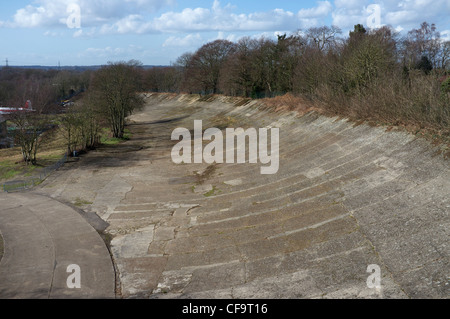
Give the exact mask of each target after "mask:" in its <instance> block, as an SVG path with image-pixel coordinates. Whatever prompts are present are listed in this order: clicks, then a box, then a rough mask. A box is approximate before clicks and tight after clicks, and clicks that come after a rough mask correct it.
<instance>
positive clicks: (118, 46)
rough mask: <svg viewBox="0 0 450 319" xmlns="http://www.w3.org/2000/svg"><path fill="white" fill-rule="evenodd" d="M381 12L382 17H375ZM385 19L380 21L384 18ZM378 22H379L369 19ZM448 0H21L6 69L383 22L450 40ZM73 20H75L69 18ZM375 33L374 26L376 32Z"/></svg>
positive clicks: (160, 56)
mask: <svg viewBox="0 0 450 319" xmlns="http://www.w3.org/2000/svg"><path fill="white" fill-rule="evenodd" d="M377 10H379V11H377ZM378 12H379V15H378ZM371 17H372V18H374V17H379V19H378V20H377V19H372V20H370V21H372V22H368V19H370V18H371ZM449 17H450V0H402V1H391V0H375V1H374V0H363V1H357V0H329V1H327V0H323V1H314V0H310V1H292V0H290V1H288V0H276V1H274V0H241V1H237V0H200V1H188V0H19V1H1V2H0V61H2V62H0V64H5V60H6V59H8V61H9V64H10V65H48V66H55V65H58V63H60V64H61V65H98V64H106V63H107V62H108V61H121V60H130V59H136V60H140V61H141V62H143V63H144V64H150V65H168V64H170V63H171V62H174V61H175V60H176V59H177V57H179V56H180V55H181V54H183V53H185V52H193V51H195V50H196V49H198V48H199V47H200V46H201V45H203V44H205V43H207V42H209V41H213V40H216V39H228V40H231V41H237V40H239V38H241V37H244V36H252V37H262V36H264V37H276V34H279V33H288V34H289V33H292V32H295V31H296V30H297V29H307V28H309V27H314V26H322V25H336V26H338V27H340V28H341V29H342V30H343V31H344V33H345V34H347V33H348V30H350V29H352V28H353V25H355V24H357V23H362V24H364V25H366V26H367V25H368V23H372V24H373V23H375V22H376V23H378V24H379V25H390V26H392V27H393V28H395V29H396V30H398V31H402V32H405V31H408V30H411V29H412V28H418V27H419V26H420V24H421V23H422V22H423V21H427V22H429V23H436V25H437V27H438V30H439V31H441V36H442V38H444V39H446V40H450V19H449ZM69 18H71V19H69ZM374 26H375V25H374Z"/></svg>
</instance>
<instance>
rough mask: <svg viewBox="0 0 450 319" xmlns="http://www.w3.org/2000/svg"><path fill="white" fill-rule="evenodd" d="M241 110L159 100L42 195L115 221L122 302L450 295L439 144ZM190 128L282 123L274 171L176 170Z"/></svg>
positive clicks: (226, 102) (239, 167)
mask: <svg viewBox="0 0 450 319" xmlns="http://www.w3.org/2000/svg"><path fill="white" fill-rule="evenodd" d="M236 101H237V100H233V99H231V98H225V97H216V98H214V99H212V101H209V102H208V101H199V100H198V97H193V96H186V95H181V96H171V95H164V94H161V95H150V96H148V97H147V106H146V108H145V110H143V111H142V112H140V113H138V114H135V115H133V116H132V117H131V118H130V120H131V123H132V124H131V125H130V126H129V128H130V130H131V132H132V133H133V138H132V139H131V140H130V141H127V142H126V143H124V144H121V145H119V146H117V147H116V148H113V149H112V148H105V149H101V150H99V151H98V152H93V153H90V154H88V155H87V156H85V157H84V158H83V159H82V160H81V161H80V162H79V163H77V164H73V165H68V166H66V167H65V168H64V169H62V170H60V171H59V172H58V173H57V174H55V175H54V176H52V177H51V178H49V180H47V181H46V183H45V184H44V185H43V187H42V188H41V189H40V190H39V192H41V193H42V192H43V193H46V194H47V195H50V196H53V197H57V198H60V199H64V200H71V199H73V198H74V197H79V198H83V199H86V200H87V201H90V202H92V204H91V205H88V207H86V210H88V211H89V212H91V213H97V214H98V215H99V216H100V217H102V218H103V219H104V220H105V221H107V222H108V223H109V224H110V226H109V228H108V231H109V232H110V233H111V234H112V235H113V236H114V238H113V240H112V242H111V245H112V252H113V255H114V260H115V263H116V264H117V268H118V270H119V277H120V283H119V289H120V291H121V294H122V296H123V297H125V298H133V297H134V298H147V297H150V298H176V297H179V298H422V297H425V298H447V297H448V296H449V288H450V287H449V277H450V272H449V269H450V268H449V248H448V244H449V240H448V239H449V225H450V223H449V216H448V215H449V210H450V197H449V190H450V172H449V164H448V161H447V160H445V159H444V158H443V156H442V155H439V154H437V152H436V151H437V148H436V147H434V146H432V145H431V144H430V143H428V142H427V141H425V140H422V139H418V138H416V137H415V136H412V135H410V134H407V133H402V132H388V131H387V130H386V128H383V127H371V126H369V125H366V124H360V125H355V123H352V122H349V121H347V120H345V119H338V118H330V117H325V116H321V115H318V114H317V113H314V112H310V113H307V114H305V115H303V116H300V115H299V114H297V113H293V112H290V113H286V112H285V113H275V112H273V111H271V110H269V109H264V108H263V107H261V105H260V104H258V102H256V101H252V102H249V103H246V104H245V103H239V104H236V103H235V102H236ZM194 120H203V129H206V128H211V127H218V128H222V129H223V128H225V127H231V128H238V127H243V128H248V127H254V128H263V127H268V126H271V127H279V128H280V169H279V171H278V173H277V174H274V175H261V173H260V168H261V165H262V164H217V165H207V164H182V165H175V164H174V163H173V162H172V160H171V156H170V153H171V150H172V147H173V145H175V143H176V142H173V141H171V140H170V138H171V133H172V131H173V130H174V129H175V128H177V127H184V128H188V129H190V130H192V129H193V127H194ZM206 144H207V142H205V145H206ZM55 185H56V186H55ZM47 186H48V187H47ZM369 265H378V266H379V267H380V270H381V288H379V289H373V288H369V287H368V285H367V279H368V277H369V276H370V275H371V273H369V272H367V268H368V266H369Z"/></svg>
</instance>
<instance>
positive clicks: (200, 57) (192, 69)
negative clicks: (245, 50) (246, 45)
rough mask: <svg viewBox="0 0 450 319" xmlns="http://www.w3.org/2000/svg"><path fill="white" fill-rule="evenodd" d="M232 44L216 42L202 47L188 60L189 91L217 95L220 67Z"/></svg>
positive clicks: (232, 47)
mask: <svg viewBox="0 0 450 319" xmlns="http://www.w3.org/2000/svg"><path fill="white" fill-rule="evenodd" d="M234 47H235V46H234V44H233V43H232V42H230V41H227V40H216V41H213V42H210V43H207V44H205V45H204V46H202V47H201V48H200V49H199V50H198V51H197V52H196V53H195V54H194V55H193V56H192V58H191V59H190V60H189V63H188V65H187V74H186V76H187V77H188V78H189V81H190V84H191V90H193V91H197V92H203V93H205V94H207V93H213V94H214V93H217V92H218V88H219V77H220V71H221V69H222V66H223V64H224V62H225V60H226V59H227V57H228V55H229V54H230V53H231V52H232V51H233V50H234Z"/></svg>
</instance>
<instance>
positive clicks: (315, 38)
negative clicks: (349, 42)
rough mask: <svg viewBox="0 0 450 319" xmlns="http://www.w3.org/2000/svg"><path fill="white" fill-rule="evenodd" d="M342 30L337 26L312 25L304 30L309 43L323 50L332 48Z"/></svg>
mask: <svg viewBox="0 0 450 319" xmlns="http://www.w3.org/2000/svg"><path fill="white" fill-rule="evenodd" d="M341 33H342V30H341V29H340V28H339V27H337V26H331V27H328V26H322V27H312V28H309V29H308V30H307V31H306V38H307V39H308V41H309V43H310V44H311V45H315V46H316V47H317V49H319V51H321V52H323V51H326V50H329V49H332V48H333V46H334V45H336V43H337V41H338V38H337V37H338V35H339V34H341Z"/></svg>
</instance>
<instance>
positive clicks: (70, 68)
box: [0, 65, 164, 72]
mask: <svg viewBox="0 0 450 319" xmlns="http://www.w3.org/2000/svg"><path fill="white" fill-rule="evenodd" d="M102 66H103V65H85V66H78V65H75V66H42V65H17V66H8V67H9V68H13V69H33V70H68V71H79V72H84V71H89V70H91V71H95V70H98V69H100V68H101V67H102ZM142 67H143V68H144V69H152V68H158V67H164V66H163V65H143V66H142ZM2 68H4V67H2ZM2 68H0V69H2Z"/></svg>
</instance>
